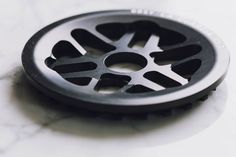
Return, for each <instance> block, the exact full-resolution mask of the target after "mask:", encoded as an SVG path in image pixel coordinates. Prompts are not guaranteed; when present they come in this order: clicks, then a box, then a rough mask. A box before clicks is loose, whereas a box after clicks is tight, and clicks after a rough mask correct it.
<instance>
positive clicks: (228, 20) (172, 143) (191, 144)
mask: <svg viewBox="0 0 236 157" xmlns="http://www.w3.org/2000/svg"><path fill="white" fill-rule="evenodd" d="M235 5H236V2H234V1H233V0H225V1H216V0H208V1H204V0H198V1H195V0H178V1H177V0H139V1H136V0H100V1H98V0H90V1H85V0H60V1H58V0H57V1H56V0H50V1H48V0H37V1H36V0H9V1H7V0H2V1H0V28H1V29H0V41H1V44H0V67H1V69H0V157H27V156H34V157H42V156H45V157H47V156H48V157H51V156H57V157H64V156H86V157H95V156H103V157H106V156H109V157H111V156H112V157H113V156H114V157H116V156H117V157H118V156H121V155H123V156H125V155H126V156H130V157H132V156H135V157H141V156H149V157H154V156H155V157H156V156H163V157H169V156H174V155H175V156H182V157H185V156H186V157H187V156H192V157H195V156H196V157H198V156H213V155H214V156H215V157H221V156H223V155H224V156H227V157H234V156H235V155H236V150H235V148H234V146H235V145H236V125H235V121H236V106H235V104H236V98H235V93H236V86H235V79H236V75H235V73H236V72H235V70H234V69H233V67H235V66H236V65H235V64H236V56H235V53H234V51H235V50H236V44H235V34H236V29H235V27H236V20H235V19H236V10H235V8H234V7H235ZM118 8H147V9H152V10H157V11H162V12H167V13H172V14H175V15H178V16H182V17H185V18H189V19H192V20H194V21H197V22H198V23H201V24H202V25H205V26H206V27H208V28H210V29H211V30H213V31H214V32H216V33H217V34H218V35H219V36H220V37H221V38H222V39H223V41H224V42H225V44H226V46H227V47H228V49H229V51H230V52H231V67H230V69H229V72H228V75H227V77H226V79H225V81H224V82H223V83H222V84H221V85H220V86H219V87H218V88H217V90H216V91H215V92H213V93H211V94H210V96H209V98H208V100H207V101H204V102H199V103H198V104H196V105H194V106H193V108H192V109H189V110H187V111H182V112H177V113H176V114H174V115H172V116H166V117H160V116H155V115H150V116H149V118H148V119H147V120H137V119H129V118H127V119H123V120H119V121H113V120H108V119H106V118H98V117H97V118H96V117H95V118H94V117H88V116H83V115H81V114H78V113H75V112H71V111H70V110H69V109H65V108H61V107H55V106H56V105H57V103H56V102H55V101H53V100H51V99H48V98H46V97H45V96H43V95H42V94H40V93H39V92H37V90H35V89H34V88H33V87H31V86H30V85H29V83H28V81H27V80H26V79H25V76H24V73H23V70H22V67H21V60H20V55H21V51H22V49H23V47H24V44H25V43H26V41H27V40H28V39H29V38H30V37H31V36H32V35H33V34H34V33H35V32H36V31H37V30H39V29H41V28H42V27H44V26H45V25H47V24H50V23H51V22H54V21H56V20H58V19H61V18H64V17H67V16H71V15H74V14H79V13H83V12H88V11H94V10H104V9H118Z"/></svg>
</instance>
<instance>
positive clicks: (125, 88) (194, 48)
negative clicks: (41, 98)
mask: <svg viewBox="0 0 236 157" xmlns="http://www.w3.org/2000/svg"><path fill="white" fill-rule="evenodd" d="M213 38H214V37H213V36H211V35H209V34H208V33H207V31H205V30H203V29H201V28H199V27H194V25H191V24H187V23H185V22H183V23H181V21H175V19H174V18H171V17H165V16H161V15H160V14H159V13H150V14H147V12H143V13H142V12H141V13H140V12H135V11H130V10H123V11H103V12H94V13H88V14H83V15H78V16H74V17H70V18H67V19H63V20H61V21H58V22H56V23H54V24H51V25H49V26H47V27H45V28H44V29H42V30H40V31H39V32H38V33H36V34H35V35H34V36H33V37H32V38H31V39H30V40H29V41H28V43H27V44H26V46H25V48H24V50H23V54H22V63H23V67H24V70H25V72H26V74H27V76H28V78H29V79H30V80H31V82H32V83H33V84H34V85H35V86H36V87H37V88H38V89H40V90H41V91H42V92H44V93H45V94H47V95H49V96H51V97H53V98H54V99H57V100H59V101H62V102H65V103H67V104H69V105H73V106H76V107H80V108H85V109H88V110H93V111H102V112H112V113H139V112H150V111H155V110H161V109H168V108H172V107H176V106H180V105H184V104H186V103H191V102H194V101H195V100H197V99H199V98H201V97H203V96H205V95H206V94H207V93H208V92H209V91H211V90H213V89H215V88H216V86H217V85H218V84H219V83H220V82H221V81H222V79H223V77H224V75H225V73H226V71H227V68H228V64H229V55H228V53H227V51H226V50H225V48H224V47H223V46H222V44H221V43H219V42H217V41H216V40H215V39H213ZM124 63H125V64H133V65H136V66H137V67H138V69H135V70H134V71H131V72H121V71H116V70H114V69H112V68H111V67H112V66H114V65H117V64H124ZM107 88H112V89H113V90H112V92H110V93H103V92H101V91H102V90H103V89H107Z"/></svg>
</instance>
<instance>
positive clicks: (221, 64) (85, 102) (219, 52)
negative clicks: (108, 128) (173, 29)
mask: <svg viewBox="0 0 236 157" xmlns="http://www.w3.org/2000/svg"><path fill="white" fill-rule="evenodd" d="M117 13H118V14H119V13H121V14H122V13H124V14H132V15H133V14H137V15H144V16H152V17H158V18H163V19H167V20H171V21H174V22H179V23H181V24H184V25H186V26H187V27H190V28H192V29H194V30H196V31H197V32H199V33H201V34H202V35H203V36H205V37H206V38H207V39H208V40H209V41H210V42H211V44H212V46H213V47H214V50H215V54H216V62H215V65H214V67H213V69H212V70H211V71H210V72H209V74H208V75H206V76H205V78H204V79H202V80H199V82H197V83H195V84H193V85H192V86H190V87H188V88H186V89H182V90H180V91H176V92H172V93H168V94H165V95H158V96H151V97H145V98H143V97H142V98H140V97H136V98H133V99H132V100H127V99H122V98H119V99H118V98H116V99H114V98H112V97H111V98H109V97H106V98H105V99H96V100H95V99H93V97H92V96H89V95H84V94H81V93H80V94H79V96H78V93H76V91H72V90H70V88H69V89H64V90H60V88H57V87H56V86H55V84H54V83H53V80H50V79H49V78H48V76H46V75H47V74H46V75H45V72H48V71H52V70H50V69H49V68H48V67H46V65H44V66H45V67H44V69H47V70H46V71H42V70H41V69H42V68H41V67H39V65H38V64H37V63H35V62H34V60H37V59H36V58H37V57H35V56H34V53H33V52H34V50H35V47H36V46H37V43H38V41H39V40H40V39H41V38H42V37H43V36H44V34H46V33H48V32H49V31H50V30H51V29H53V28H55V27H57V26H59V25H61V24H63V23H66V22H69V21H71V20H74V19H77V18H83V17H86V16H91V15H98V14H117ZM40 62H42V61H40ZM43 63H44V61H43ZM22 64H23V67H24V70H25V72H26V74H27V77H28V78H29V79H30V80H31V82H32V83H33V84H34V85H35V86H36V87H37V88H38V89H39V90H41V91H42V92H44V93H46V94H47V95H49V96H51V97H53V98H55V99H57V100H60V101H63V102H66V103H68V104H70V105H74V106H77V107H82V108H86V109H89V110H95V111H102V112H115V113H119V112H122V113H136V112H149V111H154V110H159V109H167V108H170V107H174V106H179V105H183V104H186V103H189V102H194V101H196V100H197V99H199V98H201V97H203V96H205V95H207V94H208V93H209V92H210V91H211V90H213V89H215V88H216V86H217V85H218V84H219V83H220V82H221V81H222V80H223V78H224V76H225V74H226V72H227V69H228V66H229V53H228V51H227V49H226V48H225V46H224V44H223V43H222V41H221V40H220V39H219V38H218V37H216V35H214V34H213V33H211V32H210V31H209V30H207V29H206V28H204V27H202V26H200V25H199V24H196V23H193V22H190V21H187V20H184V19H182V18H179V17H176V16H172V15H169V14H165V13H158V12H151V11H147V10H136V9H134V10H116V11H100V12H93V13H87V14H82V15H77V16H73V17H69V18H66V19H63V20H61V21H58V22H55V23H53V24H51V25H49V26H47V27H45V28H43V29H42V30H40V31H39V32H38V33H36V34H35V35H34V36H33V37H32V38H31V39H30V40H29V41H28V42H27V44H26V46H25V48H24V50H23V53H22ZM49 75H50V74H49ZM49 77H51V78H53V76H49ZM62 80H64V79H62ZM64 81H65V80H64ZM60 83H64V82H63V81H62V82H58V84H56V85H59V84H60Z"/></svg>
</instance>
